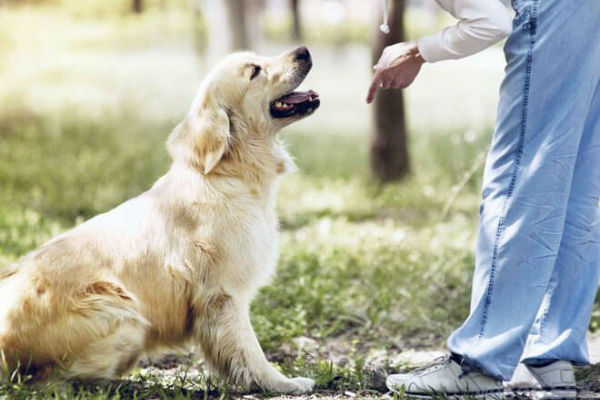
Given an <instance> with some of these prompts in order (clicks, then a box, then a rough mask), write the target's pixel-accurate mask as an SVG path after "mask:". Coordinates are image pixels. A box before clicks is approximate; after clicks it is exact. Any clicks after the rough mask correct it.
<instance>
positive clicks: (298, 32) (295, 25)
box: [289, 0, 302, 42]
mask: <svg viewBox="0 0 600 400" xmlns="http://www.w3.org/2000/svg"><path fill="white" fill-rule="evenodd" d="M289 1H290V9H291V11H292V39H293V40H294V41H296V42H299V41H301V40H302V21H301V20H300V8H299V7H298V3H299V2H300V0H289Z"/></svg>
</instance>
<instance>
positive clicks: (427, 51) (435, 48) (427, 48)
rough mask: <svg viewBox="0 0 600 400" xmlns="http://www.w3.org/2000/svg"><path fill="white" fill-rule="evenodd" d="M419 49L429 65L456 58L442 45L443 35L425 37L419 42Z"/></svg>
mask: <svg viewBox="0 0 600 400" xmlns="http://www.w3.org/2000/svg"><path fill="white" fill-rule="evenodd" d="M417 47H418V48H419V53H420V54H421V57H423V59H424V60H425V61H427V62H429V63H434V62H437V61H442V60H447V59H450V58H456V56H455V55H454V54H452V53H450V52H448V51H447V50H446V49H445V48H444V46H443V45H442V33H441V32H440V33H437V34H435V35H431V36H424V37H422V38H419V39H418V40H417Z"/></svg>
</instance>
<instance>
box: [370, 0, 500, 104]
mask: <svg viewBox="0 0 600 400" xmlns="http://www.w3.org/2000/svg"><path fill="white" fill-rule="evenodd" d="M436 1H437V2H438V4H439V5H440V6H441V7H442V8H444V9H445V10H447V11H448V12H449V13H450V14H451V15H453V16H454V17H456V18H457V19H458V22H457V23H456V24H455V25H453V26H449V27H447V28H445V29H444V30H442V31H441V32H439V33H437V34H435V35H431V36H426V37H423V38H421V39H419V40H418V41H417V42H416V43H414V42H405V43H398V44H395V45H393V46H388V47H386V48H385V49H384V51H383V53H382V55H381V58H380V59H379V61H378V62H377V64H376V65H375V67H374V70H375V75H374V76H373V80H372V82H371V86H370V87H369V92H368V94H367V103H371V102H372V101H373V98H374V97H375V94H376V93H377V90H379V89H390V88H392V89H403V88H406V87H408V86H409V85H410V84H411V83H412V82H413V81H414V79H415V78H416V76H417V75H418V73H419V71H420V70H421V65H423V63H425V62H437V61H441V60H448V59H457V58H461V57H466V56H468V55H471V54H474V53H477V52H479V51H481V50H483V49H485V48H487V47H489V46H491V45H493V44H494V43H496V42H498V41H500V40H502V39H503V38H504V37H506V36H508V35H509V34H510V32H511V30H512V21H511V15H510V12H509V10H508V8H507V7H505V6H504V5H503V4H502V3H501V0H436Z"/></svg>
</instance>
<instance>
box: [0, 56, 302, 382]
mask: <svg viewBox="0 0 600 400" xmlns="http://www.w3.org/2000/svg"><path fill="white" fill-rule="evenodd" d="M295 55H296V52H295V51H291V52H288V53H285V54H283V55H281V56H278V57H275V58H266V57H259V56H256V55H254V54H250V53H239V54H235V55H232V56H229V57H228V58H226V59H225V60H224V61H223V62H222V63H221V64H219V65H218V66H217V67H216V68H215V69H214V70H213V71H212V72H211V73H210V75H209V76H208V77H207V78H206V79H205V81H204V82H203V84H202V85H201V87H200V90H199V93H198V95H197V97H196V99H195V100H194V102H193V104H192V107H191V109H190V111H189V113H188V115H187V116H186V118H185V119H184V121H183V122H181V123H180V124H179V125H178V126H177V127H176V128H175V129H174V131H173V132H172V133H171V135H170V137H169V140H168V143H167V147H168V150H169V153H170V154H171V156H172V159H173V163H172V166H171V168H170V170H169V171H168V172H167V173H166V175H164V176H163V177H161V178H160V179H159V180H158V181H157V182H156V183H155V184H154V186H153V187H152V188H151V189H150V190H149V191H147V192H146V193H143V194H142V195H140V196H138V197H136V198H133V199H131V200H129V201H127V202H125V203H123V204H121V205H120V206H118V207H116V208H115V209H113V210H111V211H109V212H107V213H105V214H101V215H98V216H96V217H94V218H92V219H90V220H89V221H87V222H85V223H83V224H81V225H79V226H77V227H75V228H74V229H72V230H70V231H68V232H66V233H64V234H62V235H60V236H58V237H56V238H54V239H52V240H51V241H49V242H48V243H46V244H45V245H43V246H42V247H41V248H39V249H37V250H35V251H33V252H31V253H30V254H28V255H26V256H25V257H23V258H22V259H21V260H19V261H18V262H16V263H15V264H13V265H11V266H8V267H7V268H4V269H3V270H0V350H1V351H2V353H3V357H4V362H5V363H6V364H7V365H8V367H9V368H17V367H19V365H20V367H21V368H26V369H28V370H29V371H32V372H34V373H35V374H36V375H37V376H38V377H40V378H43V377H45V376H47V374H48V373H49V372H51V371H56V370H59V371H60V372H61V373H62V374H64V375H65V376H67V377H77V378H84V379H113V378H116V377H118V376H119V375H121V374H123V373H125V372H127V371H128V370H129V369H130V368H131V367H132V366H134V365H135V363H136V360H137V359H138V357H139V356H140V355H141V354H142V353H145V352H150V351H155V350H157V349H160V348H164V347H168V346H179V345H182V344H186V343H193V344H196V345H198V347H199V348H200V349H201V350H202V352H203V355H204V357H205V360H206V361H207V362H208V364H209V365H210V366H211V367H212V368H214V369H215V370H216V371H218V372H219V373H220V374H222V375H223V376H226V377H228V378H230V379H231V380H232V381H233V382H235V383H237V384H241V385H246V386H251V385H257V386H259V387H260V388H262V389H264V390H268V391H276V392H283V393H295V394H297V393H303V392H306V391H309V390H311V389H312V387H313V381H312V380H310V379H306V378H293V379H290V378H287V377H285V376H283V375H282V374H281V373H279V372H278V371H277V370H276V369H275V368H273V367H272V366H271V365H270V364H269V362H268V361H267V359H266V358H265V356H264V354H263V352H262V350H261V347H260V345H259V343H258V341H257V339H256V336H255V334H254V331H253V329H252V326H251V324H250V319H249V314H248V313H249V305H250V301H251V299H252V297H253V296H254V295H255V293H256V291H257V289H258V288H259V287H260V286H262V285H264V284H266V283H267V282H268V281H269V278H270V277H271V275H272V273H273V271H274V267H275V264H276V261H277V257H278V222H277V216H276V214H275V200H276V199H275V196H276V190H277V181H278V179H279V177H280V175H281V174H282V173H284V172H285V171H286V170H288V169H289V168H290V167H291V166H293V163H292V161H291V159H290V157H289V155H288V153H287V152H286V151H285V149H284V148H283V147H282V146H281V145H280V144H279V143H278V139H277V138H276V135H275V134H276V132H277V131H278V130H279V129H280V128H281V127H283V126H284V125H287V124H289V123H291V122H293V121H294V120H295V119H297V118H287V119H273V118H271V117H270V115H269V111H268V109H269V102H270V101H272V100H274V99H275V98H278V97H279V96H282V95H284V94H286V93H288V92H290V91H291V90H293V89H294V88H295V87H296V86H298V84H299V83H300V82H301V81H302V80H303V79H304V77H305V75H306V74H307V73H308V69H310V65H306V62H304V63H303V62H302V61H301V60H298V59H297V57H296V56H295ZM256 66H260V67H261V68H262V69H261V71H260V72H259V75H258V76H256V77H255V78H253V79H251V77H252V75H253V74H254V72H256ZM140 156H141V157H142V156H143V155H140Z"/></svg>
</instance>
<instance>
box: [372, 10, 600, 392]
mask: <svg viewBox="0 0 600 400" xmlns="http://www.w3.org/2000/svg"><path fill="white" fill-rule="evenodd" d="M436 1H437V3H439V5H440V6H442V7H443V8H444V9H445V10H447V11H448V12H449V13H451V14H452V15H453V16H455V17H456V18H457V19H459V22H458V23H457V24H456V25H454V26H451V27H448V28H446V29H444V30H443V31H442V32H440V33H438V34H436V35H432V36H428V37H424V38H421V39H419V40H418V41H417V42H415V43H399V44H396V45H393V46H390V47H388V48H386V49H385V50H384V52H383V54H382V56H381V59H380V60H379V62H378V63H377V65H376V66H375V73H374V77H373V80H372V83H371V86H370V88H369V91H368V95H367V102H369V103H370V102H371V101H372V100H373V98H374V96H375V95H376V93H377V91H378V90H379V89H390V88H405V87H407V86H408V85H410V84H411V83H412V82H413V80H414V79H415V78H416V76H417V75H418V73H419V71H420V68H421V65H422V64H423V63H425V62H437V61H441V60H446V59H453V58H460V57H464V56H467V55H470V54H473V53H475V52H477V51H479V50H482V49H484V48H486V47H488V46H490V45H492V44H493V43H496V42H497V41H499V40H501V39H502V38H503V37H504V36H507V35H509V37H508V39H507V41H506V44H505V47H504V53H505V56H506V69H505V77H504V80H503V83H502V86H501V88H500V100H499V105H498V116H497V121H496V126H495V129H494V134H493V137H492V143H491V147H490V150H489V153H488V156H487V160H486V165H485V171H484V177H483V189H482V203H481V207H480V225H479V231H478V239H477V247H476V254H475V256H476V257H475V259H476V265H475V272H474V277H473V288H472V295H471V309H470V313H469V316H468V318H467V319H466V321H465V322H464V323H463V325H462V326H461V327H460V328H458V329H457V330H456V331H455V332H454V333H452V335H451V336H450V338H449V339H448V342H447V346H448V350H449V355H448V356H446V357H444V358H443V359H441V360H438V361H436V362H434V363H433V364H431V365H429V366H427V367H425V368H423V369H419V370H416V371H414V372H412V373H408V374H397V375H390V376H389V377H388V379H387V385H388V387H389V388H390V389H391V390H394V391H400V390H402V391H403V393H405V394H407V395H421V396H427V395H428V394H431V393H433V392H437V393H438V394H439V393H444V394H446V395H450V396H457V395H474V396H479V397H480V396H486V395H494V394H501V393H502V392H503V391H504V390H505V389H504V387H503V383H502V382H503V381H504V386H506V387H508V388H509V389H512V390H513V391H516V392H519V391H526V392H528V393H533V394H535V396H536V397H538V398H574V397H575V396H576V383H575V377H574V374H573V365H584V364H588V363H589V356H588V349H587V344H586V338H585V337H586V332H587V329H588V325H589V321H590V316H591V312H592V307H593V303H594V299H595V296H596V291H597V288H598V280H599V278H600V273H599V272H600V84H599V82H600V36H599V32H600V1H598V0H581V1H564V0H512V4H511V7H512V9H513V10H514V18H511V15H510V14H511V13H510V10H509V6H508V4H504V3H502V2H501V1H500V0H436ZM511 19H512V21H511ZM515 371H516V372H515ZM511 378H512V381H511Z"/></svg>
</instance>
